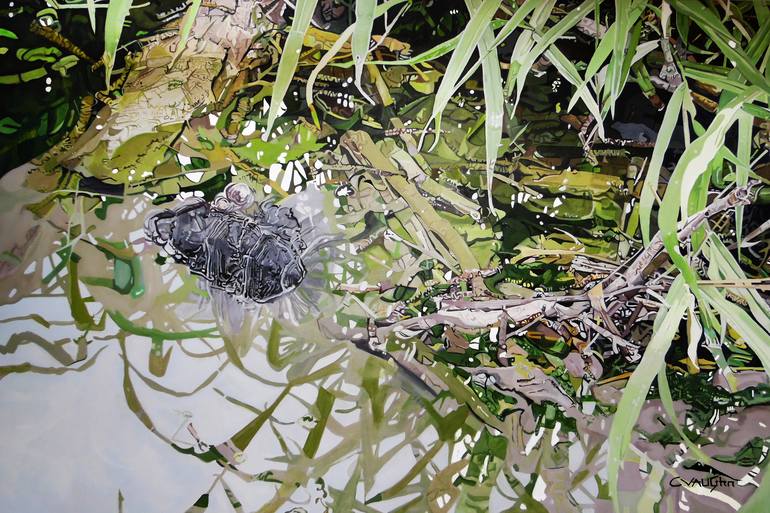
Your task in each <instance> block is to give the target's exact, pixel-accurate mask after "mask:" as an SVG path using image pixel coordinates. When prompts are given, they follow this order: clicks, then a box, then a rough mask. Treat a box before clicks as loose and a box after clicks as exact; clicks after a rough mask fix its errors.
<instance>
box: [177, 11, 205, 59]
mask: <svg viewBox="0 0 770 513" xmlns="http://www.w3.org/2000/svg"><path fill="white" fill-rule="evenodd" d="M200 8H201V0H192V3H191V4H190V7H188V9H187V12H186V13H185V14H184V18H183V19H182V30H180V31H179V43H177V47H176V51H174V61H176V60H177V59H178V58H179V56H180V55H181V54H182V52H183V51H184V49H185V47H186V46H187V40H188V39H189V37H190V31H191V30H192V28H193V25H195V18H197V17H198V11H199V10H200Z"/></svg>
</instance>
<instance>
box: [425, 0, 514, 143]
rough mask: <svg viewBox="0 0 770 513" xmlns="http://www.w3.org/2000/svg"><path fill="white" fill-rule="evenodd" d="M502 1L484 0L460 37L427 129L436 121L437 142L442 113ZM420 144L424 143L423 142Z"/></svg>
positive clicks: (440, 87)
mask: <svg viewBox="0 0 770 513" xmlns="http://www.w3.org/2000/svg"><path fill="white" fill-rule="evenodd" d="M500 1H501V0H484V2H483V3H482V4H481V5H480V6H479V8H478V9H477V10H476V12H472V13H471V19H470V21H469V22H468V26H467V27H465V30H463V33H462V34H461V35H460V40H459V41H458V43H457V47H456V48H455V51H454V52H453V53H452V58H451V59H449V64H448V65H447V69H446V73H445V74H444V78H443V79H442V80H441V84H439V87H438V90H437V91H436V97H435V99H434V102H433V111H432V112H431V117H430V120H429V121H428V123H427V125H426V127H427V126H429V125H430V124H431V123H432V122H433V121H434V120H435V122H436V138H435V140H436V142H438V134H439V130H440V128H441V113H442V112H443V111H444V108H445V107H446V106H447V104H448V103H449V100H450V99H451V98H452V95H453V94H454V91H455V84H457V82H458V80H459V79H460V76H461V75H462V73H463V70H464V69H465V66H466V65H467V63H468V62H470V60H471V56H472V55H473V52H474V50H476V46H477V45H478V43H479V40H480V39H481V37H482V36H483V34H484V32H485V29H486V28H487V27H488V25H489V23H490V21H491V20H492V16H494V14H495V12H497V9H498V8H499V7H500ZM424 136H425V133H423V137H424ZM421 139H422V138H421ZM420 142H422V140H421V141H420Z"/></svg>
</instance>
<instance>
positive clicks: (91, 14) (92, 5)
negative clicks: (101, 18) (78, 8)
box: [86, 0, 96, 34]
mask: <svg viewBox="0 0 770 513" xmlns="http://www.w3.org/2000/svg"><path fill="white" fill-rule="evenodd" d="M86 9H88V21H89V22H91V30H92V31H93V32H94V34H96V2H95V1H94V0H86Z"/></svg>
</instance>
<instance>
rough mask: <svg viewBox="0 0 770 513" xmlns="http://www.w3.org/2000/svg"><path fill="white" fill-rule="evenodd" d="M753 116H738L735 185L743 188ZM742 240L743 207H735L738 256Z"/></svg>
mask: <svg viewBox="0 0 770 513" xmlns="http://www.w3.org/2000/svg"><path fill="white" fill-rule="evenodd" d="M753 126H754V116H752V115H750V114H748V113H746V112H745V111H741V112H740V113H739V114H738V154H737V157H738V160H739V161H740V162H741V164H739V165H737V166H736V167H735V184H736V185H737V186H738V187H743V186H745V185H746V184H747V183H749V166H750V163H751V142H752V134H751V132H752V128H753ZM742 239H743V205H737V206H736V207H735V240H736V242H737V243H738V254H739V255H740V253H741V241H742Z"/></svg>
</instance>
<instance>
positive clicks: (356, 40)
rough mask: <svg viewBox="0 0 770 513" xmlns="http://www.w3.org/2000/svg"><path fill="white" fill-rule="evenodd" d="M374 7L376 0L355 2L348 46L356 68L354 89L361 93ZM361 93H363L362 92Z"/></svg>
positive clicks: (357, 0) (358, 0)
mask: <svg viewBox="0 0 770 513" xmlns="http://www.w3.org/2000/svg"><path fill="white" fill-rule="evenodd" d="M375 7H377V0H356V23H355V29H354V30H353V37H352V39H351V42H350V46H351V51H352V53H353V63H354V64H355V66H356V72H355V80H356V87H358V90H359V91H361V75H362V73H363V71H364V61H365V60H366V55H367V54H368V53H369V41H370V40H371V39H372V26H373V25H374V9H375ZM361 92H362V93H363V91H361Z"/></svg>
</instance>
